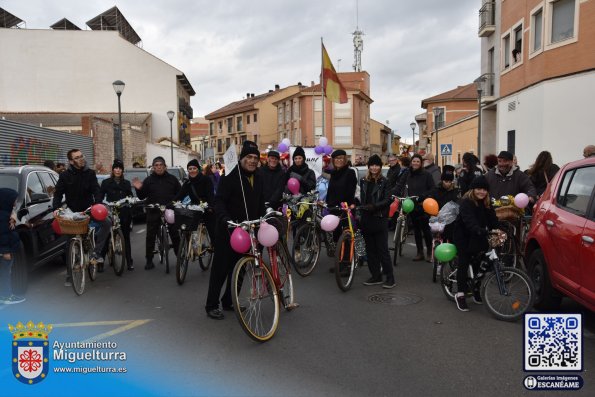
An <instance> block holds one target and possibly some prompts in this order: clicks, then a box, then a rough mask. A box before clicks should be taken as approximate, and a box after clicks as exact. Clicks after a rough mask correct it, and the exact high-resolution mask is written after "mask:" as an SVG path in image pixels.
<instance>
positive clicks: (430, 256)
mask: <svg viewBox="0 0 595 397" xmlns="http://www.w3.org/2000/svg"><path fill="white" fill-rule="evenodd" d="M426 262H429V263H432V249H431V248H428V254H427V255H426Z"/></svg>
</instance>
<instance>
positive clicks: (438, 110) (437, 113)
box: [434, 108, 442, 165]
mask: <svg viewBox="0 0 595 397" xmlns="http://www.w3.org/2000/svg"><path fill="white" fill-rule="evenodd" d="M441 114H442V108H434V131H435V134H436V162H435V163H434V164H436V165H438V154H439V153H440V152H439V151H438V118H440V115H441Z"/></svg>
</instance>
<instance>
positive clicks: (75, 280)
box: [68, 238, 85, 295]
mask: <svg viewBox="0 0 595 397" xmlns="http://www.w3.org/2000/svg"><path fill="white" fill-rule="evenodd" d="M68 266H69V267H70V270H71V273H70V274H71V277H72V289H73V290H74V292H75V293H76V294H77V295H82V294H83V292H85V269H84V266H83V245H82V243H81V240H79V239H77V238H72V239H70V243H69V244H68Z"/></svg>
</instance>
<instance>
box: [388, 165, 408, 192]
mask: <svg viewBox="0 0 595 397" xmlns="http://www.w3.org/2000/svg"><path fill="white" fill-rule="evenodd" d="M407 178H409V168H401V171H400V173H399V175H398V176H397V183H396V184H395V186H394V187H393V189H392V191H391V194H394V195H395V196H397V197H403V196H404V195H405V194H406V192H405V186H406V185H407Z"/></svg>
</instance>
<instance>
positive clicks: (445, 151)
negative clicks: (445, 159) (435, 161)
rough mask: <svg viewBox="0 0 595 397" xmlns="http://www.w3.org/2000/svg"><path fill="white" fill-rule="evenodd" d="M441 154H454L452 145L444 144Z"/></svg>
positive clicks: (441, 146)
mask: <svg viewBox="0 0 595 397" xmlns="http://www.w3.org/2000/svg"><path fill="white" fill-rule="evenodd" d="M440 154H441V155H443V156H450V155H451V154H452V144H451V143H443V144H441V145H440Z"/></svg>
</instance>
